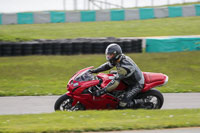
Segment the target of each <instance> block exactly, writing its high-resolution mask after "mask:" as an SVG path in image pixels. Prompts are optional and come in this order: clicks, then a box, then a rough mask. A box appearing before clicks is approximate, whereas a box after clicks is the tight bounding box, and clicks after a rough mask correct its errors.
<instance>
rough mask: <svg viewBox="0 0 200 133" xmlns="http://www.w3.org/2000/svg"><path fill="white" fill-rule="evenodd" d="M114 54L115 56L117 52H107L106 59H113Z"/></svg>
mask: <svg viewBox="0 0 200 133" xmlns="http://www.w3.org/2000/svg"><path fill="white" fill-rule="evenodd" d="M114 56H115V54H107V55H106V59H107V60H111V59H112V58H114Z"/></svg>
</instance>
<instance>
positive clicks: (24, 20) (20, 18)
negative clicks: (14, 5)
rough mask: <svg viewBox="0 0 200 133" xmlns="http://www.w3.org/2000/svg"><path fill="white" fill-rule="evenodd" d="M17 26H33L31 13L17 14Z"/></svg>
mask: <svg viewBox="0 0 200 133" xmlns="http://www.w3.org/2000/svg"><path fill="white" fill-rule="evenodd" d="M17 22H18V24H33V22H34V20H33V13H17Z"/></svg>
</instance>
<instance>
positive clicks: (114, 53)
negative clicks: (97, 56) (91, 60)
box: [105, 43, 122, 65]
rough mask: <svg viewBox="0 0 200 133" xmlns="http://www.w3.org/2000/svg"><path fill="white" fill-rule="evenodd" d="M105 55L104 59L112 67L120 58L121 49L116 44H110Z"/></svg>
mask: <svg viewBox="0 0 200 133" xmlns="http://www.w3.org/2000/svg"><path fill="white" fill-rule="evenodd" d="M105 54H106V59H107V60H108V61H109V62H110V63H111V64H112V65H115V64H116V62H117V61H118V60H119V59H120V57H121V56H122V49H121V47H120V46H119V45H118V44H116V43H112V44H110V45H108V46H107V48H106V51H105Z"/></svg>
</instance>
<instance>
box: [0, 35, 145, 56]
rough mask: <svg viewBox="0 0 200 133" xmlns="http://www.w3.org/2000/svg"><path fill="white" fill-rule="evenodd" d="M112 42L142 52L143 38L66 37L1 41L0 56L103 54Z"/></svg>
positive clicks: (123, 48)
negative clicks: (26, 40)
mask: <svg viewBox="0 0 200 133" xmlns="http://www.w3.org/2000/svg"><path fill="white" fill-rule="evenodd" d="M111 43H117V44H119V45H120V46H121V47H122V50H123V52H125V53H140V52H142V40H141V39H115V38H112V39H65V40H37V41H32V42H0V56H26V55H75V54H102V53H104V52H105V49H106V47H107V46H108V45H109V44H111Z"/></svg>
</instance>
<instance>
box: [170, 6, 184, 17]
mask: <svg viewBox="0 0 200 133" xmlns="http://www.w3.org/2000/svg"><path fill="white" fill-rule="evenodd" d="M168 11H169V17H172V18H173V17H182V16H183V13H182V7H181V6H174V7H168Z"/></svg>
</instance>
